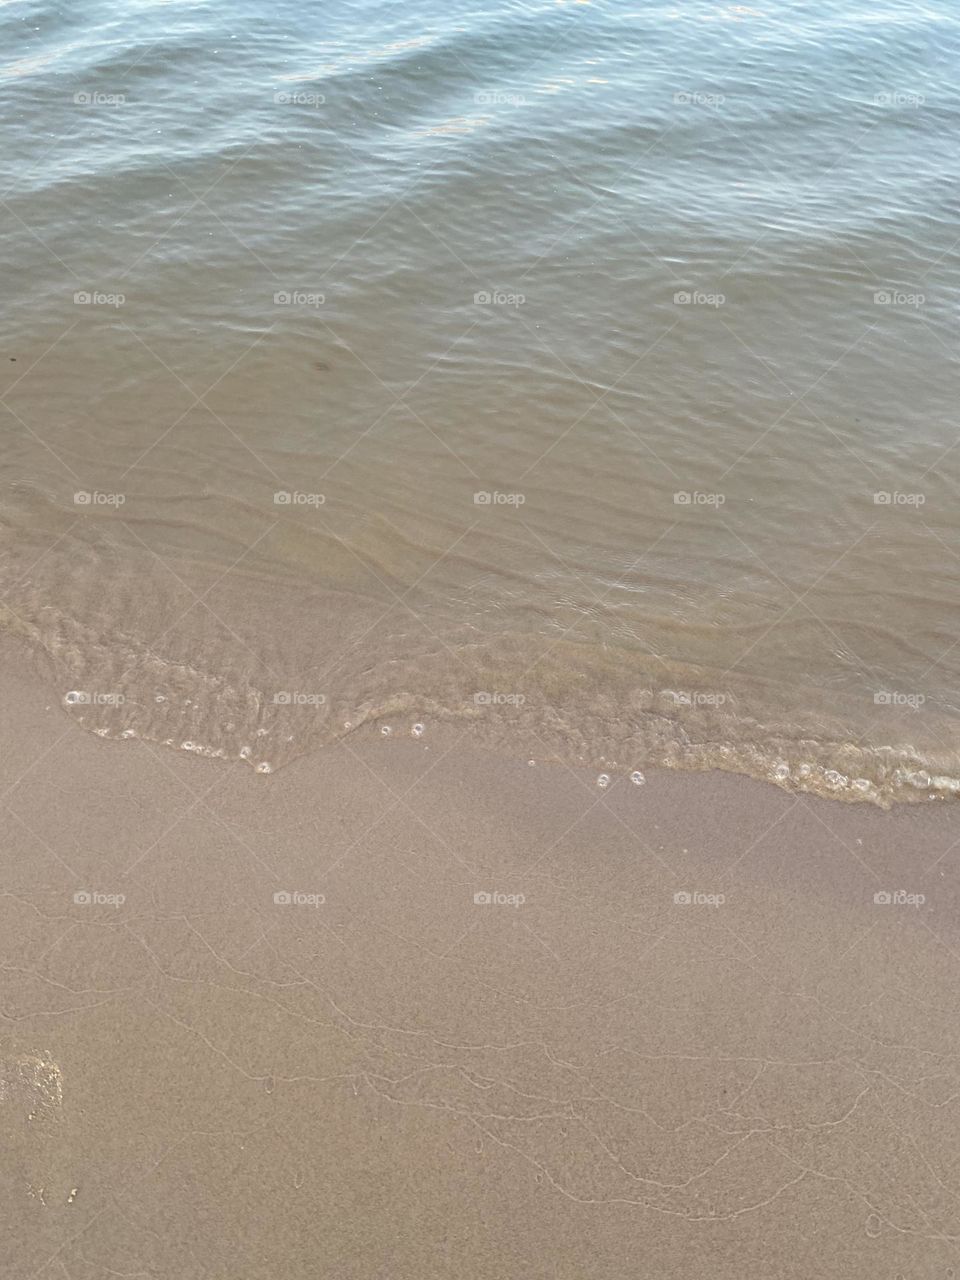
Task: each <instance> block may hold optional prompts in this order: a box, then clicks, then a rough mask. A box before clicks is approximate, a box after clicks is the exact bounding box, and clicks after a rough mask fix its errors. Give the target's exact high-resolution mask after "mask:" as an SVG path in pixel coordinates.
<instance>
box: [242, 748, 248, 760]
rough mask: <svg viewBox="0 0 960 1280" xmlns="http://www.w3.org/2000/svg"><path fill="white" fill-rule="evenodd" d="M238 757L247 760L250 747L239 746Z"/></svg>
mask: <svg viewBox="0 0 960 1280" xmlns="http://www.w3.org/2000/svg"><path fill="white" fill-rule="evenodd" d="M240 759H241V760H249V759H250V748H249V747H241V748H240Z"/></svg>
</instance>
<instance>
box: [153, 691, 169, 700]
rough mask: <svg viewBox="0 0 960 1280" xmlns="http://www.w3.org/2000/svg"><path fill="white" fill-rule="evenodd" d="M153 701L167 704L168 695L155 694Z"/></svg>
mask: <svg viewBox="0 0 960 1280" xmlns="http://www.w3.org/2000/svg"><path fill="white" fill-rule="evenodd" d="M153 700H154V702H166V700H167V697H166V694H163V693H155V694H154V695H153Z"/></svg>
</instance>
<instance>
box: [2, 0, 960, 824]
mask: <svg viewBox="0 0 960 1280" xmlns="http://www.w3.org/2000/svg"><path fill="white" fill-rule="evenodd" d="M0 27H2V35H3V41H2V49H3V55H2V57H3V65H2V68H0V119H2V126H3V133H4V137H5V140H6V145H5V148H4V151H3V155H2V158H0V186H2V192H3V194H2V200H3V203H2V204H0V237H2V247H3V251H4V260H5V262H6V263H7V267H6V270H5V285H6V305H5V306H4V308H3V311H2V314H0V390H2V394H3V400H2V404H3V408H4V412H3V414H2V415H0V431H2V433H3V454H2V459H3V460H2V473H0V626H2V627H3V629H4V630H6V631H8V632H10V633H13V634H15V635H18V636H20V637H23V638H24V639H25V640H26V641H27V643H28V644H29V645H30V646H31V647H32V648H33V650H34V652H35V653H36V654H37V656H38V659H39V661H40V662H41V663H42V665H43V667H44V670H45V673H46V676H47V678H48V680H49V682H50V686H51V689H52V690H53V691H54V692H55V694H56V696H57V697H58V698H60V699H61V701H62V702H63V704H64V707H65V711H66V713H67V714H70V715H72V716H75V717H77V718H79V719H80V720H81V721H82V723H84V724H85V725H86V726H87V727H89V728H90V729H92V730H95V731H96V732H99V733H102V734H108V735H111V736H124V735H125V736H128V737H129V736H141V737H145V738H148V739H152V740H154V741H159V742H165V743H168V744H169V745H171V746H173V747H177V748H185V749H187V750H193V751H196V752H198V753H199V754H204V755H216V756H223V757H225V758H231V759H232V758H237V757H240V756H242V757H243V758H244V759H247V760H249V761H250V763H251V764H252V765H254V766H255V767H258V768H260V769H261V770H262V771H268V770H270V769H275V768H279V767H281V766H282V765H283V764H284V763H285V762H286V761H288V760H289V759H291V758H293V757H294V756H296V755H297V754H300V753H302V752H304V751H307V750H312V749H316V748H318V747H320V746H322V745H323V744H324V743H328V742H330V741H332V740H334V739H335V738H337V737H339V736H342V735H343V734H347V733H350V732H352V731H354V730H355V729H357V728H358V727H359V726H361V725H363V724H365V723H368V722H371V721H381V722H383V723H384V724H385V725H387V726H389V727H391V729H392V731H393V732H394V733H395V734H396V733H408V732H410V731H411V728H412V726H413V725H414V724H417V725H420V724H423V725H424V726H425V730H424V732H425V733H427V734H428V733H429V729H430V722H431V719H434V720H436V719H438V718H450V719H455V720H458V721H460V722H462V724H463V725H464V728H465V730H469V731H470V732H472V733H475V734H478V735H480V736H481V737H486V738H488V739H490V740H491V741H497V742H504V743H513V744H515V745H516V746H517V747H518V748H520V749H522V750H523V751H524V753H525V754H530V755H534V754H536V753H537V752H538V751H539V752H540V753H545V752H549V753H551V754H559V755H561V756H563V757H564V758H569V759H584V760H590V761H592V762H594V763H596V764H597V765H598V766H600V767H603V768H604V769H607V770H610V771H615V772H618V773H619V772H621V771H622V772H625V773H629V772H630V771H631V770H636V769H638V768H640V767H642V766H645V765H648V764H657V763H661V764H662V763H666V764H671V765H676V766H679V767H694V768H703V767H721V768H727V769H732V770H736V771H740V772H745V773H749V774H752V775H754V776H757V777H764V778H769V779H770V780H772V781H775V782H778V783H779V784H781V785H784V786H787V787H795V788H801V789H807V790H813V791H819V792H822V793H825V794H831V795H836V796H838V797H839V798H847V799H865V800H873V801H876V802H879V803H884V804H886V803H889V802H890V801H891V800H895V799H912V798H922V797H925V796H928V795H947V794H951V793H952V792H953V791H954V790H955V789H956V788H957V786H958V785H960V783H958V779H960V732H958V729H960V722H958V697H960V680H958V676H960V644H958V642H957V639H956V635H957V618H958V604H960V576H958V561H960V537H958V506H957V498H958V477H960V471H958V467H960V450H958V449H957V448H956V445H957V427H956V423H955V407H956V400H957V387H958V378H957V373H958V358H957V351H956V342H955V334H956V313H957V304H958V298H960V292H958V289H960V274H958V242H957V235H958V233H957V197H956V191H957V185H956V179H957V176H958V174H957V170H958V167H960V162H958V153H957V148H956V145H955V139H956V130H957V125H958V114H960V113H958V94H957V89H956V87H955V75H954V69H955V66H956V57H957V52H958V43H960V40H958V34H960V18H958V15H957V13H956V11H955V10H953V9H951V8H949V7H946V6H943V7H941V6H931V5H917V4H913V3H910V4H907V3H895V4H886V5H883V6H881V7H878V6H877V5H875V4H867V3H865V2H864V0H850V3H847V4H837V3H828V4H818V5H813V4H806V3H798V4H787V5H777V6H741V5H725V4H710V3H703V2H699V0H693V2H692V3H685V4H683V5H682V6H677V5H669V4H645V5H637V4H630V3H616V4H613V3H612V4H597V3H593V4H590V3H587V4H582V3H554V2H551V3H524V4H521V3H501V4H495V5H492V6H480V5H474V4H468V3H463V2H461V0H443V2H442V3H441V0H416V2H415V3H409V4H403V5H400V4H396V5H394V4H388V5H384V4H373V3H361V2H357V0H351V2H347V0H342V2H340V3H326V4H324V5H323V6H316V7H311V6H304V5H302V4H293V3H288V2H287V0H280V2H279V3H276V2H273V3H271V4H269V5H268V4H265V3H260V2H259V0H241V3H239V4H236V5H232V6H229V8H225V7H223V6H213V5H209V4H190V5H186V4H181V3H176V2H172V3H156V2H154V3H134V2H131V0H118V2H117V3H113V4H96V3H94V4H90V5H86V6H83V8H82V10H77V9H75V8H68V7H65V6H64V7H56V6H53V5H49V4H38V3H30V2H28V0H23V2H21V0H8V3H6V4H4V5H3V6H2V7H0ZM85 299H90V300H85ZM277 495H281V496H280V497H279V498H278V497H277ZM284 495H286V496H287V497H288V499H289V500H285V497H284ZM884 495H889V501H887V500H885V497H884ZM487 497H489V501H487V500H486V498H487ZM68 695H70V696H68Z"/></svg>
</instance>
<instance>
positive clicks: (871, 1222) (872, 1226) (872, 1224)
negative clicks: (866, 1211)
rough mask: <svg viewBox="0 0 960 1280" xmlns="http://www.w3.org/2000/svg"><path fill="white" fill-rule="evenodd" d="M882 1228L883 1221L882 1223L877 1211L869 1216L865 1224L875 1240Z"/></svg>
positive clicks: (868, 1232)
mask: <svg viewBox="0 0 960 1280" xmlns="http://www.w3.org/2000/svg"><path fill="white" fill-rule="evenodd" d="M880 1229H881V1223H880V1218H879V1216H878V1215H877V1214H875V1213H871V1214H870V1216H869V1217H868V1218H867V1222H866V1226H865V1230H866V1233H867V1235H868V1236H870V1238H871V1239H872V1240H875V1239H876V1238H877V1236H878V1235H879V1234H880Z"/></svg>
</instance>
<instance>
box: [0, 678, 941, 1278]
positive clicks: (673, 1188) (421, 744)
mask: <svg viewBox="0 0 960 1280" xmlns="http://www.w3.org/2000/svg"><path fill="white" fill-rule="evenodd" d="M0 694H2V698H3V706H4V716H3V726H2V739H0V749H2V754H0V761H2V764H0V768H2V786H0V791H2V795H3V805H4V814H5V816H4V823H3V828H2V830H3V863H2V867H3V870H2V894H0V911H2V927H0V940H2V950H3V961H2V963H3V968H2V996H0V1016H2V1026H0V1062H2V1067H0V1072H2V1074H0V1145H2V1147H3V1150H4V1153H5V1159H4V1161H3V1171H2V1174H0V1199H2V1211H0V1220H2V1222H3V1223H4V1227H3V1234H2V1244H0V1273H2V1274H3V1275H4V1276H10V1277H16V1278H18V1280H19V1278H20V1277H24V1278H29V1280H55V1278H56V1280H62V1278H63V1277H65V1276H66V1277H69V1278H70V1280H101V1278H103V1280H105V1278H106V1277H109V1276H116V1275H118V1274H119V1275H125V1276H131V1277H132V1276H137V1277H140V1276H143V1277H158V1278H159V1277H164V1278H166V1277H171V1278H172V1277H176V1278H177V1280H207V1278H210V1280H213V1278H216V1280H220V1278H222V1277H230V1278H231V1280H261V1278H262V1280H268V1278H269V1280H275V1277H277V1276H283V1277H285V1280H300V1278H301V1277H302V1278H303V1280H306V1278H307V1277H310V1278H311V1280H313V1278H315V1277H321V1276H322V1277H337V1278H338V1280H341V1278H342V1280H347V1278H350V1280H353V1278H356V1280H370V1278H371V1277H390V1278H391V1280H405V1278H406V1277H410V1278H411V1280H413V1278H414V1277H416V1280H424V1278H425V1277H438V1278H439V1277H443V1278H444V1280H447V1278H448V1277H450V1276H461V1277H465V1278H468V1280H474V1278H477V1280H479V1278H481V1277H483V1278H484V1280H486V1278H487V1277H489V1278H490V1280H494V1278H496V1280H502V1278H503V1277H514V1276H524V1277H543V1278H544V1280H546V1278H547V1277H549V1278H550V1280H558V1278H567V1277H569V1278H570V1280H574V1278H576V1280H581V1278H582V1277H583V1276H586V1275H589V1276H591V1277H594V1278H597V1277H609V1278H611V1280H613V1278H616V1280H620V1278H621V1277H637V1276H644V1277H647V1276H649V1277H654V1276H656V1277H658V1278H667V1277H671V1278H672V1277H677V1278H678V1280H679V1278H681V1277H682V1278H683V1280H689V1278H691V1277H707V1276H709V1277H724V1276H729V1277H737V1278H738V1280H739V1278H740V1277H744V1276H760V1275H762V1276H765V1277H796V1278H797V1280H801V1278H802V1280H809V1277H811V1276H814V1275H821V1276H822V1275H830V1276H843V1277H846V1278H849V1280H858V1278H860V1277H863V1278H864V1280H867V1278H868V1277H869V1278H870V1280H875V1277H878V1276H884V1277H887V1276H888V1277H890V1278H891V1280H893V1277H895V1276H902V1277H904V1278H907V1280H912V1278H913V1277H917V1278H918V1280H919V1278H920V1277H924V1278H925V1280H926V1278H928V1277H944V1278H946V1277H950V1276H952V1275H953V1274H954V1270H955V1269H956V1268H957V1267H958V1266H960V1249H958V1246H960V1204H958V1193H960V1168H958V1154H957V1153H958V1151H960V1142H958V1138H960V1117H958V1101H957V1100H958V1098H960V1022H958V1019H957V995H956V991H957V977H958V969H960V930H958V929H957V925H956V919H957V905H958V903H957V898H958V857H960V840H958V832H957V825H956V810H955V809H954V807H953V806H951V805H947V804H930V805H926V806H915V807H911V808H909V809H900V810H896V811H894V812H893V813H889V814H887V813H882V812H879V811H877V810H874V809H873V808H871V807H869V806H862V805H861V806H843V805H839V804H835V803H831V802H829V801H825V800H820V799H816V798H814V797H810V796H799V797H797V796H792V795H789V794H786V793H784V792H782V791H780V790H778V789H776V788H774V787H771V786H766V785H763V784H760V783H754V782H751V781H748V780H745V779H741V778H736V777H731V776H727V775H720V774H700V775H689V774H679V773H671V772H669V771H658V772H653V773H650V774H649V775H648V776H647V778H646V781H645V783H644V784H643V785H631V783H630V782H629V780H626V779H615V780H614V781H613V782H612V783H611V785H610V786H609V787H606V788H602V787H599V786H598V785H597V781H596V772H595V771H587V770H585V769H584V770H576V769H570V768H568V767H566V766H564V765H559V764H551V763H549V762H548V761H547V760H545V759H539V760H536V762H535V763H533V764H530V763H528V761H527V760H526V759H513V758H511V757H510V756H509V755H506V754H494V753H491V752H485V751H481V750H478V749H476V748H475V747H471V746H469V745H467V744H466V743H465V741H464V740H462V738H460V737H459V736H458V734H457V733H456V732H455V731H453V730H451V729H450V728H441V727H439V726H435V725H433V724H431V723H430V722H429V720H428V721H427V723H426V726H425V731H424V733H423V735H422V736H420V737H418V738H415V737H412V736H411V734H410V728H411V726H410V724H409V723H408V722H407V721H406V720H397V721H396V723H394V724H392V725H391V728H392V730H393V732H392V733H391V734H390V735H389V736H387V737H383V736H380V735H379V734H374V733H371V734H370V735H369V736H364V735H363V734H360V735H357V736H355V737H353V738H349V739H347V740H345V741H343V742H341V743H340V744H338V745H337V746H335V747H332V748H330V749H328V750H326V751H322V752H320V753H318V754H315V755H313V756H311V757H309V758H304V759H301V760H299V761H296V762H294V763H293V764H291V765H290V766H289V767H288V768H286V769H284V770H282V771H281V772H280V773H279V774H276V775H273V776H270V777H259V776H257V775H256V774H255V773H254V772H253V771H252V770H251V769H249V768H248V767H247V766H245V765H231V764H225V763H218V762H209V761H203V760H198V759H195V758H192V757H190V756H187V755H184V754H180V753H176V752H173V751H170V750H165V749H163V748H161V747H157V746H155V745H153V744H147V743H144V742H140V741H129V742H116V741H110V740H102V739H99V738H97V737H95V736H93V735H92V734H89V733H87V732H85V731H84V730H82V729H81V728H79V727H78V726H77V725H76V723H75V722H74V721H72V720H71V719H70V718H69V717H68V716H67V715H65V714H64V713H63V711H62V709H61V708H60V707H59V706H58V705H56V704H55V703H53V702H52V700H51V699H50V697H49V696H48V695H46V694H45V693H44V690H43V686H42V685H41V684H40V683H39V682H36V681H34V680H33V678H32V676H31V675H30V674H29V673H28V672H27V671H26V670H25V669H24V668H22V667H15V666H14V665H11V664H10V663H8V664H6V667H5V674H4V676H3V678H2V681H0ZM284 894H286V895H289V897H290V898H291V899H292V900H291V901H283V900H280V901H277V900H275V895H284ZM683 894H686V895H689V897H690V899H691V901H689V902H686V901H683V900H682V898H681V899H680V900H678V899H677V897H676V895H683ZM477 895H488V897H489V898H490V899H491V900H489V901H483V900H481V901H479V902H478V901H475V898H476V896H477ZM875 895H881V900H880V901H875ZM883 895H890V896H891V898H892V900H891V901H889V902H886V901H883V900H882V899H883ZM121 896H122V901H119V899H120V898H121ZM898 896H899V897H904V898H905V900H898ZM921 898H922V899H923V900H922V901H918V900H919V899H921ZM321 899H322V901H321ZM521 899H522V900H521ZM721 899H722V900H721Z"/></svg>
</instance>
